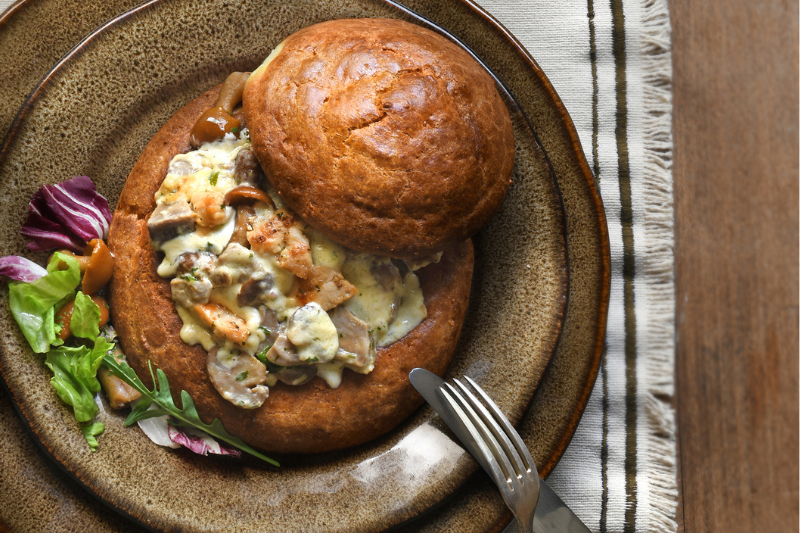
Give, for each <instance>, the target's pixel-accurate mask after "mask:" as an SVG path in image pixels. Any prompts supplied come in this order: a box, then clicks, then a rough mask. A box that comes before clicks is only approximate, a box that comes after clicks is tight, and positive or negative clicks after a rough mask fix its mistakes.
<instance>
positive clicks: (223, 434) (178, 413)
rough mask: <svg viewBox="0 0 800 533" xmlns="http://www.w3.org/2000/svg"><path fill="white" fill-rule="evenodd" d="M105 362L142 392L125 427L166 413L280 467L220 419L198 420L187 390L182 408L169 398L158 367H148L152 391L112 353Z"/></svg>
mask: <svg viewBox="0 0 800 533" xmlns="http://www.w3.org/2000/svg"><path fill="white" fill-rule="evenodd" d="M105 364H106V366H108V368H109V369H110V370H111V373H112V374H114V375H115V376H117V377H118V378H120V379H121V380H122V381H124V382H125V383H127V384H128V385H130V386H131V387H133V388H134V389H136V390H137V391H139V392H140V393H141V395H142V399H141V400H139V403H137V404H136V407H134V408H133V410H131V414H130V415H128V418H127V419H126V420H125V425H126V426H130V425H131V424H134V423H136V422H138V421H139V420H144V419H147V418H153V417H157V416H164V415H167V416H169V417H171V419H170V422H171V424H172V425H173V426H177V427H180V428H191V429H199V430H201V431H203V432H204V433H207V434H208V435H210V436H212V437H214V438H215V439H219V440H221V441H223V442H227V443H228V444H230V445H231V446H234V447H236V448H238V449H240V450H242V451H244V452H247V453H249V454H250V455H253V456H255V457H258V458H259V459H262V460H264V461H266V462H268V463H270V464H272V465H275V466H280V464H279V463H278V462H277V461H275V460H274V459H271V458H269V457H267V456H266V455H264V454H262V453H260V452H258V451H256V450H254V449H253V448H251V447H250V446H248V445H247V444H245V443H244V441H243V440H241V439H239V438H237V437H234V436H233V435H231V434H230V433H228V432H227V431H225V428H224V427H223V426H222V422H220V421H219V419H218V418H215V419H214V421H213V422H211V424H206V423H205V422H203V421H202V420H200V415H198V414H197V408H196V407H195V404H194V400H192V397H191V396H189V393H188V392H186V391H181V405H182V408H178V406H176V405H175V402H174V401H173V399H172V392H171V391H170V388H169V381H168V380H167V375H166V374H165V373H164V371H163V370H161V369H160V368H158V369H156V372H155V374H153V367H152V365H151V366H150V376H151V378H152V380H153V390H150V389H148V388H147V386H146V385H145V384H144V383H143V382H142V380H140V379H139V377H138V376H137V375H136V372H134V370H133V369H132V368H131V367H130V366H128V365H127V364H126V363H120V362H118V361H117V360H116V359H114V357H113V356H111V355H106V357H105ZM154 403H155V404H156V405H157V407H156V408H155V409H151V408H150V406H151V405H152V404H154ZM170 438H172V436H170ZM181 444H182V443H181Z"/></svg>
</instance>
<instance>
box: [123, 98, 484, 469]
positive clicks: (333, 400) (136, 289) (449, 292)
mask: <svg viewBox="0 0 800 533" xmlns="http://www.w3.org/2000/svg"><path fill="white" fill-rule="evenodd" d="M218 90H219V88H216V89H212V90H211V91H209V92H207V93H206V94H204V95H202V96H200V97H199V98H197V99H195V100H194V101H192V102H191V103H190V104H188V105H187V106H186V107H184V108H183V109H181V110H180V111H179V112H178V113H177V114H176V115H175V116H173V117H172V118H171V119H170V120H169V121H168V122H167V123H166V124H165V125H164V126H163V127H162V128H161V130H160V131H159V132H158V133H157V134H156V135H155V137H153V139H152V140H151V141H150V143H149V144H148V145H147V147H146V148H145V150H144V153H143V154H142V155H141V157H140V158H139V160H138V161H137V163H136V165H135V166H134V168H133V170H132V171H131V174H130V176H129V177H128V181H127V183H126V184H125V188H124V189H123V191H122V195H121V196H120V200H119V204H118V205H117V209H116V212H115V213H114V218H113V220H112V223H111V229H110V232H109V237H108V243H109V246H110V248H111V251H112V252H113V253H114V255H115V256H116V265H115V272H114V277H113V279H112V282H111V313H112V316H113V323H114V326H115V328H116V330H117V332H118V334H119V337H120V340H121V343H122V348H123V350H124V352H125V354H126V355H127V357H128V360H129V362H130V364H131V366H132V367H133V368H134V369H135V370H136V372H137V374H138V375H139V376H140V377H141V378H142V379H143V380H144V381H145V382H146V383H148V384H150V378H149V376H150V374H149V371H148V370H147V361H148V360H149V361H151V362H152V363H153V365H154V366H155V367H157V368H161V369H163V370H164V372H165V373H166V374H167V377H168V378H169V380H170V385H171V388H172V391H173V392H177V391H180V390H186V391H187V392H189V394H190V395H191V396H192V398H193V399H194V401H195V403H196V404H197V408H198V411H199V413H200V415H201V417H202V418H203V419H204V420H205V421H206V422H211V420H212V419H214V418H219V419H220V420H221V421H222V422H223V424H224V426H225V428H226V429H227V430H228V431H229V432H230V433H231V434H233V435H236V436H239V437H240V438H242V439H243V440H244V441H246V442H247V443H248V444H250V445H252V446H254V447H256V448H259V449H261V450H264V451H268V452H284V453H311V452H322V451H328V450H334V449H339V448H344V447H347V446H353V445H356V444H360V443H363V442H366V441H368V440H370V439H373V438H375V437H378V436H379V435H382V434H384V433H386V432H387V431H389V430H390V429H392V428H393V427H395V426H396V425H397V424H398V423H400V422H401V421H402V420H403V419H404V418H406V417H407V416H408V415H409V414H411V413H412V412H413V411H414V410H415V409H416V408H417V407H418V406H419V405H420V404H421V403H422V398H421V397H420V396H419V395H418V394H417V393H416V391H414V390H413V388H412V386H411V384H410V382H409V380H408V372H409V371H410V370H411V369H412V368H415V367H423V368H427V369H428V370H431V371H432V372H435V373H436V374H439V375H443V374H444V372H445V370H446V369H447V366H448V364H449V362H450V359H451V358H452V355H453V351H454V350H455V345H456V341H457V340H458V335H459V331H460V329H461V325H462V323H463V321H464V315H465V313H466V309H467V304H468V299H469V290H470V281H471V277H472V267H473V251H472V244H471V242H470V241H461V242H460V243H457V244H452V245H449V246H448V248H447V249H446V251H445V253H444V256H443V259H442V261H441V262H440V263H439V264H437V265H431V266H429V267H426V268H425V269H423V270H421V271H420V272H419V273H418V274H419V277H420V282H421V285H422V289H423V292H424V295H425V304H426V307H427V309H428V318H426V319H425V320H424V321H423V322H422V323H421V324H420V325H419V326H417V328H415V329H414V330H413V331H412V332H411V333H409V334H408V335H406V336H405V337H404V338H403V339H401V340H400V341H398V342H396V343H394V344H392V345H390V346H388V347H386V348H382V349H379V350H378V354H377V358H376V363H375V370H374V371H373V372H372V373H370V374H368V375H366V376H364V375H360V374H356V373H354V372H351V371H349V370H346V371H345V372H344V376H343V379H342V384H341V386H340V387H339V388H338V389H330V388H329V387H328V386H327V385H326V384H325V383H324V382H323V381H322V380H321V379H319V378H315V379H314V380H313V381H312V382H310V383H308V384H306V385H302V386H299V387H291V386H287V385H284V384H282V383H279V384H278V385H276V386H275V387H272V388H271V389H270V397H269V398H268V399H267V401H266V402H265V403H264V405H263V406H262V407H261V408H259V409H256V410H246V409H241V408H237V407H235V406H233V405H232V404H230V403H229V402H227V401H226V400H224V399H223V398H222V397H221V396H220V395H219V393H217V391H216V389H214V387H213V385H212V384H211V382H210V380H209V378H208V374H207V372H206V364H205V361H206V352H205V350H203V349H202V347H200V346H189V345H187V344H185V343H184V342H183V341H181V339H180V329H181V325H182V323H181V319H180V317H179V316H178V314H177V312H176V311H175V304H174V303H173V301H172V297H171V293H170V287H169V281H168V280H165V279H162V278H160V277H159V276H158V274H157V273H156V268H157V266H158V263H159V261H160V257H157V254H156V252H155V251H154V250H153V248H152V246H151V245H150V240H149V233H148V230H147V218H148V217H149V215H150V213H151V212H152V211H153V209H154V208H155V200H154V195H155V193H156V191H157V190H158V188H159V187H160V185H161V182H162V181H163V179H164V177H165V175H166V172H167V168H168V166H169V161H170V160H171V159H172V157H173V156H174V155H176V154H178V153H183V152H187V151H188V150H189V149H190V148H189V131H190V129H191V126H192V124H193V123H194V121H195V120H196V119H197V117H199V116H200V115H201V114H202V112H203V111H205V110H206V109H208V108H209V107H210V106H211V105H213V103H214V102H215V100H216V96H217V92H218ZM159 255H160V254H159Z"/></svg>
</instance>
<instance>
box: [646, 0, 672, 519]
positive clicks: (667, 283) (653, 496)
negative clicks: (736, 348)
mask: <svg viewBox="0 0 800 533" xmlns="http://www.w3.org/2000/svg"><path fill="white" fill-rule="evenodd" d="M641 7H642V11H643V14H644V16H643V21H642V22H643V24H642V28H643V31H642V48H641V50H640V53H641V55H642V67H643V82H644V88H643V89H644V90H643V104H644V109H645V111H646V112H645V116H644V120H643V129H644V132H643V133H644V135H643V141H644V144H643V148H644V173H645V174H644V175H645V179H644V183H643V192H644V195H643V197H644V228H645V231H644V232H643V233H644V236H645V237H644V238H643V239H642V242H641V245H642V248H641V249H640V250H641V252H643V253H638V254H637V255H638V257H639V258H640V263H639V265H637V266H639V267H640V268H641V270H640V272H642V273H643V275H644V276H643V277H644V278H645V279H646V280H647V286H648V293H649V298H648V302H647V308H648V318H647V320H648V324H647V325H646V326H645V327H644V328H642V329H641V330H640V331H643V332H644V333H643V337H645V338H642V339H640V342H641V344H640V342H637V344H639V346H640V352H639V357H640V368H639V371H638V372H637V374H638V381H639V383H640V384H641V385H642V389H643V390H642V391H641V392H642V393H643V394H640V396H639V398H640V400H641V399H644V406H643V407H644V409H643V410H644V414H645V416H646V419H647V428H646V431H645V434H644V435H643V442H641V443H640V444H639V445H638V446H637V449H638V450H639V457H638V458H637V463H639V466H640V467H642V471H643V472H646V481H645V480H643V481H645V482H646V483H647V485H648V487H649V491H648V492H649V494H648V500H649V504H650V505H649V507H650V511H651V512H650V513H647V514H646V518H645V517H644V516H643V517H642V518H643V520H642V523H639V520H637V524H636V525H637V528H636V530H637V531H642V532H658V533H662V532H663V533H673V532H675V531H676V530H677V527H678V526H677V523H676V522H675V512H676V509H677V505H678V489H677V482H676V473H677V464H676V453H675V444H676V443H675V412H674V410H673V408H672V405H671V401H672V396H673V394H674V372H675V337H674V335H675V284H674V273H673V267H674V256H673V248H674V246H673V244H674V235H673V220H674V216H673V198H672V172H671V170H672V53H671V45H670V21H669V8H668V4H667V0H642V4H641ZM640 412H642V411H641V410H640ZM637 518H638V517H637Z"/></svg>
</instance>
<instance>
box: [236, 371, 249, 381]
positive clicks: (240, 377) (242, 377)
mask: <svg viewBox="0 0 800 533" xmlns="http://www.w3.org/2000/svg"><path fill="white" fill-rule="evenodd" d="M246 379H247V370H245V371H244V372H242V373H241V374H239V375H238V376H236V381H244V380H246Z"/></svg>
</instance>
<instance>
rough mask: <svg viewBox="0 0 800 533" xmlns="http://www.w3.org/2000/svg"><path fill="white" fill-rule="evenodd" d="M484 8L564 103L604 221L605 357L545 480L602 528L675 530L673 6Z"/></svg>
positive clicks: (489, 2) (514, 3) (536, 3)
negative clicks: (607, 271)
mask: <svg viewBox="0 0 800 533" xmlns="http://www.w3.org/2000/svg"><path fill="white" fill-rule="evenodd" d="M478 3H479V4H480V5H481V7H483V8H484V9H486V10H487V11H489V13H491V14H492V15H493V16H494V17H495V18H497V19H498V20H499V21H500V22H501V23H502V24H503V25H504V26H506V28H508V29H509V30H510V31H511V33H513V34H514V35H515V36H516V37H517V38H518V39H519V40H520V41H521V42H522V44H523V45H524V46H525V47H526V48H527V49H528V51H529V52H530V53H531V55H533V57H534V58H535V59H536V61H537V62H538V63H539V65H540V66H541V67H542V69H543V70H544V71H545V73H546V74H547V76H548V78H549V79H550V81H551V82H552V84H553V86H554V87H555V89H556V91H557V92H558V94H559V95H560V96H561V99H562V100H563V101H564V104H565V105H566V107H567V109H568V110H569V113H570V116H571V117H572V120H573V121H574V123H575V126H576V128H577V130H578V134H579V136H580V139H581V143H582V144H583V148H584V151H585V153H586V157H587V159H588V162H589V166H590V167H591V168H592V170H593V172H594V174H595V177H596V179H597V182H598V184H599V187H600V193H601V195H602V197H603V203H604V205H605V209H606V215H607V217H608V229H609V236H610V241H611V265H612V282H611V302H610V309H609V318H608V333H607V338H606V353H605V359H604V362H603V366H602V368H601V370H600V373H599V375H598V378H597V383H596V385H595V388H594V391H593V393H592V396H591V399H590V400H589V403H588V405H587V407H586V411H585V413H584V415H583V419H582V420H581V423H580V425H579V426H578V430H577V432H576V434H575V437H574V438H573V440H572V443H571V444H570V446H569V448H568V449H567V451H566V453H565V455H564V457H563V458H562V459H561V462H560V463H559V464H558V466H557V467H556V468H555V470H554V471H553V473H552V474H551V476H550V478H549V480H548V483H549V484H550V486H551V487H552V488H553V490H555V492H556V493H558V494H559V495H560V496H561V498H562V499H563V500H564V501H565V502H566V503H567V504H568V505H569V506H570V507H571V508H572V509H573V510H574V511H575V513H576V514H577V515H578V516H579V517H580V518H581V519H582V520H583V521H584V522H585V523H586V525H587V526H588V527H589V528H590V529H591V530H593V531H598V532H672V531H675V530H676V528H677V524H676V523H675V520H674V518H675V509H676V506H677V500H678V491H677V483H676V456H675V434H674V413H673V410H672V407H671V405H670V399H671V397H672V394H673V378H674V338H673V336H674V312H675V296H674V285H673V268H672V267H673V230H672V228H673V211H672V175H671V163H672V133H671V120H672V93H671V86H670V82H671V75H672V72H671V55H670V25H669V13H668V8H667V2H666V0H628V1H625V2H623V0H585V1H577V2H552V1H551V0H525V1H524V2H521V1H519V0H478ZM506 531H507V533H511V532H515V531H516V526H514V525H511V526H509V528H508V529H507V530H506Z"/></svg>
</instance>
